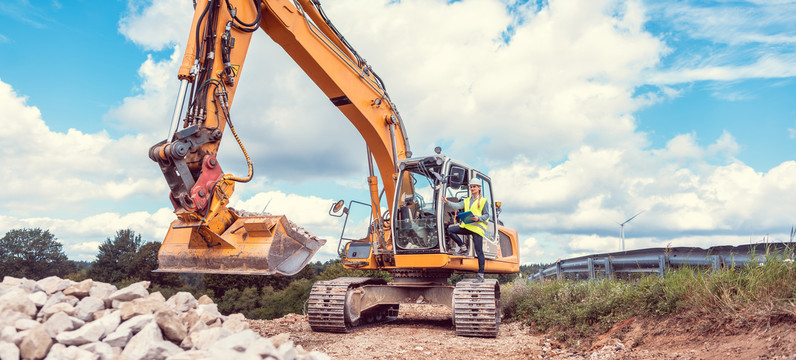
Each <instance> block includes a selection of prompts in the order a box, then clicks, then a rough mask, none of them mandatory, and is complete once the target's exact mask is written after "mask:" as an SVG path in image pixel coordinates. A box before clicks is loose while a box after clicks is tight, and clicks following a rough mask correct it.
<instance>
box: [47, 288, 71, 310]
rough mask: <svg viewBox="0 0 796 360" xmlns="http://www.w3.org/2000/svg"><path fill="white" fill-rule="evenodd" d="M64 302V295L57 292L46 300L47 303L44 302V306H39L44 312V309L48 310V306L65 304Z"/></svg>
mask: <svg viewBox="0 0 796 360" xmlns="http://www.w3.org/2000/svg"><path fill="white" fill-rule="evenodd" d="M65 302H67V301H66V295H64V293H62V292H60V291H59V292H56V293H54V294H51V295H50V296H49V297H48V298H47V301H45V302H44V305H42V306H41V309H42V310H44V309H46V308H48V307H50V306H53V305H55V304H58V303H65Z"/></svg>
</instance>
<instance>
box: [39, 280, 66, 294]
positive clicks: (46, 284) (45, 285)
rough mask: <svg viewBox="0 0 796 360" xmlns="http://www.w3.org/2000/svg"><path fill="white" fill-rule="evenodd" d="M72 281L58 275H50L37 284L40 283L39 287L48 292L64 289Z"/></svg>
mask: <svg viewBox="0 0 796 360" xmlns="http://www.w3.org/2000/svg"><path fill="white" fill-rule="evenodd" d="M71 283H72V281H71V280H64V279H61V278H59V277H57V276H50V277H47V278H44V279H41V280H39V281H37V282H36V284H37V285H39V287H40V288H41V289H42V290H44V292H46V293H47V294H53V293H55V292H57V291H63V290H64V289H66V288H67V287H68V286H69V285H71Z"/></svg>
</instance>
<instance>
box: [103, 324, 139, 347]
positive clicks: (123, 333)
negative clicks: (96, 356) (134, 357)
mask: <svg viewBox="0 0 796 360" xmlns="http://www.w3.org/2000/svg"><path fill="white" fill-rule="evenodd" d="M132 337H133V331H132V330H130V328H125V329H116V330H115V331H114V332H112V333H110V334H108V335H106V336H105V339H103V340H102V342H104V343H106V344H108V345H110V346H111V347H118V348H123V347H125V346H127V342H129V341H130V338H132Z"/></svg>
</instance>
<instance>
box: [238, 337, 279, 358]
mask: <svg viewBox="0 0 796 360" xmlns="http://www.w3.org/2000/svg"><path fill="white" fill-rule="evenodd" d="M246 354H254V355H257V356H259V357H260V358H268V357H269V356H270V357H275V358H279V353H278V352H277V350H276V348H275V347H274V344H273V343H271V341H269V340H268V339H265V338H260V339H258V340H257V341H255V342H254V343H252V344H249V347H248V348H247V349H246Z"/></svg>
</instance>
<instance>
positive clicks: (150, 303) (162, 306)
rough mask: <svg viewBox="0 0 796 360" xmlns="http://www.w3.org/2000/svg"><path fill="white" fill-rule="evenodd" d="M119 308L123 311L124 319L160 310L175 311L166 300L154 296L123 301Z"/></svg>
mask: <svg viewBox="0 0 796 360" xmlns="http://www.w3.org/2000/svg"><path fill="white" fill-rule="evenodd" d="M119 310H120V311H121V315H122V320H127V319H130V318H132V317H134V316H138V315H147V314H155V313H157V312H160V311H164V312H173V311H174V310H172V309H171V308H170V307H169V306H168V305H166V302H165V301H162V300H158V299H153V298H139V299H135V300H132V301H128V302H126V303H123V304H122V305H121V306H120V307H119Z"/></svg>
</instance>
